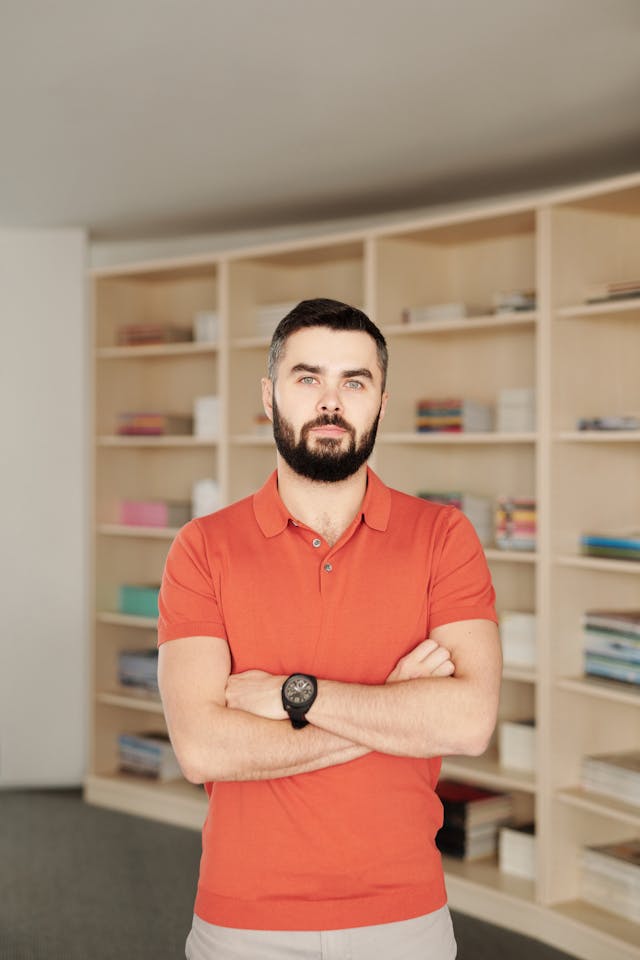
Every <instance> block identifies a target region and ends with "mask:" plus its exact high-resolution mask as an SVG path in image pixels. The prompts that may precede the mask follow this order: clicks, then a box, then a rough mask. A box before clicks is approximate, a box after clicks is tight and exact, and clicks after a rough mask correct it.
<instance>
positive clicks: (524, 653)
mask: <svg viewBox="0 0 640 960" xmlns="http://www.w3.org/2000/svg"><path fill="white" fill-rule="evenodd" d="M500 641H501V643H502V656H503V658H504V665H505V667H535V665H536V661H537V657H536V616H535V614H534V613H525V612H520V611H517V610H503V612H502V614H501V615H500Z"/></svg>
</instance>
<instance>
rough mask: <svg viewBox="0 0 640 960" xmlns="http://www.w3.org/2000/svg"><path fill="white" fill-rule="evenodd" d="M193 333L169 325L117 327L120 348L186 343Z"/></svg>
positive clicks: (145, 324) (186, 328)
mask: <svg viewBox="0 0 640 960" xmlns="http://www.w3.org/2000/svg"><path fill="white" fill-rule="evenodd" d="M191 340H193V331H192V330H190V329H189V328H188V327H178V326H175V325H174V324H169V323H126V324H122V325H121V326H119V327H118V331H117V342H118V346H120V347H143V346H145V347H146V346H151V345H157V344H163V343H188V342H189V341H191Z"/></svg>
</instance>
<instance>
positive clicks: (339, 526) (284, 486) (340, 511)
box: [278, 454, 367, 545]
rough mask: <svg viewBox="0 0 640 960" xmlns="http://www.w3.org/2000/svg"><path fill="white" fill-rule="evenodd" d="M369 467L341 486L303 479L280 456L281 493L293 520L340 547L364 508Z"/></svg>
mask: <svg viewBox="0 0 640 960" xmlns="http://www.w3.org/2000/svg"><path fill="white" fill-rule="evenodd" d="M366 489H367V466H366V464H364V465H363V466H362V467H360V469H359V470H358V471H357V473H354V474H353V475H352V476H351V477H347V479H346V480H340V481H339V482H337V483H320V482H318V481H317V480H309V479H307V477H301V476H300V474H298V473H296V472H295V471H294V470H292V469H291V467H290V466H289V465H288V464H287V463H286V462H285V461H284V460H283V459H282V457H281V456H280V454H278V493H279V494H280V498H281V499H282V502H283V503H284V505H285V507H286V508H287V510H288V511H289V512H290V514H291V516H292V517H295V518H296V520H299V521H300V522H301V523H304V524H305V526H307V527H310V528H311V529H312V530H315V531H316V533H319V534H321V535H322V536H323V537H324V539H325V540H326V541H327V542H328V543H329V544H331V545H333V544H334V543H336V541H338V540H339V539H340V537H341V536H342V534H343V533H344V531H345V530H346V529H347V527H348V526H349V525H350V524H351V522H352V521H353V519H354V517H355V516H356V515H357V513H358V511H359V510H360V508H361V506H362V501H363V500H364V495H365V491H366Z"/></svg>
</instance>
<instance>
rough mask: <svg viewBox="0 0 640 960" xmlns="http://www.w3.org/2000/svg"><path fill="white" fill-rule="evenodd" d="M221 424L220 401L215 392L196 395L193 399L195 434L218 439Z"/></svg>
mask: <svg viewBox="0 0 640 960" xmlns="http://www.w3.org/2000/svg"><path fill="white" fill-rule="evenodd" d="M219 424H220V402H219V398H218V397H217V396H216V395H215V394H211V395H210V396H205V397H196V398H195V400H194V401H193V435H194V436H195V437H200V438H202V439H207V440H217V438H218V430H219Z"/></svg>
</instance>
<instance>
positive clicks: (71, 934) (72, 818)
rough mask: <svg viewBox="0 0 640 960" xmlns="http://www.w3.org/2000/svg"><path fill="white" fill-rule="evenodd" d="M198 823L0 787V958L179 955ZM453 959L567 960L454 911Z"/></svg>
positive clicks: (167, 959)
mask: <svg viewBox="0 0 640 960" xmlns="http://www.w3.org/2000/svg"><path fill="white" fill-rule="evenodd" d="M199 856H200V836H199V834H198V833H197V832H195V831H191V830H184V829H181V828H179V827H170V826H166V825H164V824H159V823H155V822H153V821H150V820H144V819H142V818H139V817H132V816H128V815H126V814H120V813H115V812H112V811H110V810H102V809H100V808H97V807H90V806H88V805H86V804H85V803H84V802H83V801H82V797H81V795H80V792H79V791H76V790H50V791H45V790H34V791H18V790H11V791H4V792H2V791H0V958H1V960H181V958H184V941H185V938H186V935H187V932H188V930H189V927H190V923H191V916H192V908H193V901H194V896H195V884H196V878H197V871H198V862H199ZM453 919H454V926H455V931H456V939H457V941H458V958H459V960H503V958H504V960H510V958H512V957H513V958H517V960H571V958H570V957H569V956H568V955H567V954H564V953H560V952H558V951H557V950H553V949H552V948H551V947H548V946H545V945H543V944H539V943H537V942H536V941H533V940H530V939H528V938H526V937H523V936H520V935H518V934H515V933H510V932H508V931H504V930H501V929H499V928H497V927H494V926H491V925H490V924H487V923H482V922H480V921H478V920H475V919H473V918H471V917H467V916H464V915H463V914H460V913H454V914H453Z"/></svg>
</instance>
